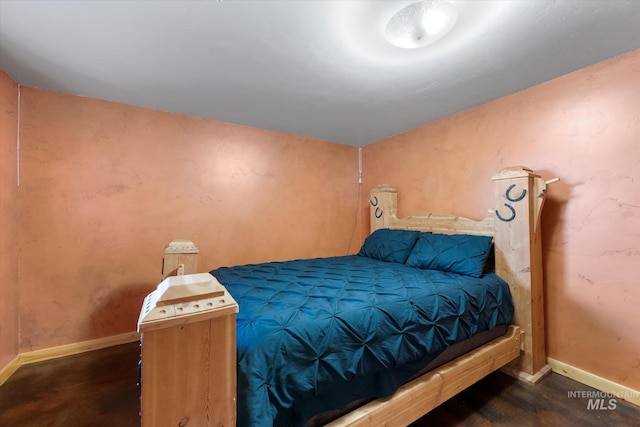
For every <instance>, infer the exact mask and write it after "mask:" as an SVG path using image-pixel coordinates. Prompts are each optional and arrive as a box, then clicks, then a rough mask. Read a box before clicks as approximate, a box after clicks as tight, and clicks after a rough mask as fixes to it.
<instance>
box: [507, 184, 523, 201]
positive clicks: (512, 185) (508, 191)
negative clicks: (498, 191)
mask: <svg viewBox="0 0 640 427" xmlns="http://www.w3.org/2000/svg"><path fill="white" fill-rule="evenodd" d="M515 187H516V185H515V184H511V185H510V186H509V188H507V193H506V194H505V197H506V198H507V200H508V201H510V202H519V201H520V200H522V199H524V196H526V195H527V189H526V188H524V189H522V193H520V195H519V196H518V197H516V198H513V197H511V190H513V189H514V188H515Z"/></svg>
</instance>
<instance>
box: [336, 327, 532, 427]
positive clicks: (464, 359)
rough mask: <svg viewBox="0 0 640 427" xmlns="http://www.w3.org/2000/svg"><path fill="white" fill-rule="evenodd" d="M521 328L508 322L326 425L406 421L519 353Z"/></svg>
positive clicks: (371, 424)
mask: <svg viewBox="0 0 640 427" xmlns="http://www.w3.org/2000/svg"><path fill="white" fill-rule="evenodd" d="M520 345H521V329H520V328H519V327H517V326H510V327H509V330H508V331H507V333H506V334H505V335H504V336H503V337H500V338H496V339H495V340H493V341H491V342H489V343H487V344H485V345H483V346H482V347H479V348H477V349H475V350H473V351H471V352H469V353H467V354H465V355H462V356H460V357H458V358H457V359H454V360H452V361H451V362H449V363H447V364H445V365H443V366H441V367H439V368H437V369H436V370H434V371H431V372H428V373H426V374H424V375H423V376H421V377H418V378H416V379H415V380H413V381H411V382H409V383H407V384H405V385H404V386H402V387H400V388H399V389H398V391H397V392H396V393H395V394H394V395H393V396H391V397H388V398H385V399H377V400H374V401H372V402H370V403H368V404H366V405H364V406H362V407H360V408H358V409H356V410H355V411H353V412H350V413H348V414H347V415H345V416H343V417H341V418H339V419H337V420H335V421H333V422H332V423H330V424H328V426H333V427H337V426H371V427H373V426H382V425H408V424H410V423H412V422H414V421H416V420H417V419H418V418H420V417H422V416H423V415H424V414H426V413H427V412H429V411H431V410H432V409H434V408H436V407H437V406H439V405H440V404H441V403H443V402H445V401H446V400H447V399H450V398H451V397H453V396H455V395H456V394H458V393H459V392H461V391H462V390H464V389H466V388H467V387H469V386H471V385H473V384H474V383H476V382H478V381H479V380H480V379H482V378H484V377H485V376H487V375H488V374H490V373H491V372H493V371H495V370H497V369H500V368H501V367H503V366H505V365H506V364H507V363H509V362H511V361H513V360H515V359H516V358H517V357H518V356H520Z"/></svg>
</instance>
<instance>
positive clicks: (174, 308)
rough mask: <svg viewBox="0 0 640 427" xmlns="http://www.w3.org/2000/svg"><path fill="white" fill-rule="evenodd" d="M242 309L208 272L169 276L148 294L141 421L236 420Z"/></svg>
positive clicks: (142, 324)
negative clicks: (238, 333)
mask: <svg viewBox="0 0 640 427" xmlns="http://www.w3.org/2000/svg"><path fill="white" fill-rule="evenodd" d="M237 312H238V305H237V304H236V302H235V301H234V300H233V298H232V297H231V295H229V293H227V291H226V290H225V289H224V287H223V286H222V285H220V283H218V281H217V280H216V279H215V278H214V277H213V276H211V275H210V274H206V273H202V274H189V275H182V276H175V277H168V278H166V279H165V280H164V281H162V283H160V285H158V288H157V289H156V290H155V291H154V292H152V293H151V294H149V295H148V296H147V297H146V298H145V300H144V304H143V307H142V311H141V312H140V318H139V320H138V332H141V333H142V336H141V343H142V344H141V347H142V354H141V365H140V378H141V381H140V384H141V401H140V406H141V411H140V412H141V418H142V427H157V426H208V425H212V426H217V425H223V426H233V425H235V420H236V403H235V396H236V350H235V349H236V317H235V314H236V313H237Z"/></svg>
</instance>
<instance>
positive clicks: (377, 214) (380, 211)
mask: <svg viewBox="0 0 640 427" xmlns="http://www.w3.org/2000/svg"><path fill="white" fill-rule="evenodd" d="M378 212H379V213H378ZM383 213H384V212H383V211H382V210H381V209H380V208H376V212H375V213H374V215H375V216H376V218H380V217H381V216H382V214H383Z"/></svg>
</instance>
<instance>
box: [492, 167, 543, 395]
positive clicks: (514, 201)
mask: <svg viewBox="0 0 640 427" xmlns="http://www.w3.org/2000/svg"><path fill="white" fill-rule="evenodd" d="M492 180H493V194H494V201H495V209H496V211H495V234H494V242H495V252H496V273H497V274H498V275H499V276H500V277H502V278H503V279H504V280H506V281H507V282H508V283H509V286H510V288H511V294H512V297H513V303H514V307H515V315H514V321H513V323H515V324H516V325H518V326H520V327H521V328H522V330H523V331H524V337H523V341H522V345H523V346H524V347H523V350H524V352H523V353H522V354H521V356H520V357H519V358H518V359H516V360H515V361H514V362H512V363H511V364H510V365H508V366H506V367H505V368H503V369H504V371H505V372H507V373H508V374H510V375H513V376H515V377H517V378H520V379H522V380H525V381H527V382H530V383H533V384H535V383H536V382H538V381H540V380H541V379H542V378H543V377H544V376H545V375H546V374H548V373H549V372H551V367H550V366H549V365H547V362H546V352H545V338H544V337H545V335H544V303H543V298H544V294H543V288H542V246H541V230H540V214H541V211H542V205H543V204H544V199H545V195H546V183H545V182H544V181H543V180H542V178H540V176H538V175H536V174H534V173H533V172H532V171H531V170H529V169H527V168H525V167H522V166H516V167H512V168H507V169H503V170H501V171H500V172H499V173H498V174H497V175H495V176H494V177H493V178H492Z"/></svg>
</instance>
